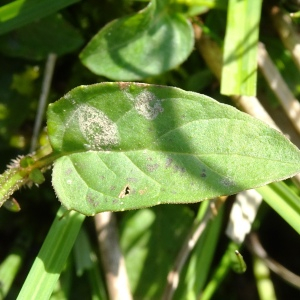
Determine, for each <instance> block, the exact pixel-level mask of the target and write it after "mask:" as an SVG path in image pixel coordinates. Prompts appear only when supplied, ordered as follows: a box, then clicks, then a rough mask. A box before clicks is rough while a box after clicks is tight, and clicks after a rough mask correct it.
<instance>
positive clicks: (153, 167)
mask: <svg viewBox="0 0 300 300" xmlns="http://www.w3.org/2000/svg"><path fill="white" fill-rule="evenodd" d="M146 168H147V170H148V172H154V171H155V170H157V169H158V168H159V164H148V165H146Z"/></svg>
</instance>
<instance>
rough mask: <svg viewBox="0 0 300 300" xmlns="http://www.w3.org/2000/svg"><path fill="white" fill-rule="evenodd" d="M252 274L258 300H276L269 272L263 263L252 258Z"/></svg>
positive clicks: (258, 259)
mask: <svg viewBox="0 0 300 300" xmlns="http://www.w3.org/2000/svg"><path fill="white" fill-rule="evenodd" d="M253 273H254V277H255V280H256V286H257V291H258V294H259V299H260V300H273V299H274V300H276V299H277V298H276V294H275V290H274V286H273V283H272V280H271V277H270V271H269V269H268V267H267V266H266V265H265V264H264V262H263V261H262V260H261V259H260V258H257V257H255V256H254V257H253Z"/></svg>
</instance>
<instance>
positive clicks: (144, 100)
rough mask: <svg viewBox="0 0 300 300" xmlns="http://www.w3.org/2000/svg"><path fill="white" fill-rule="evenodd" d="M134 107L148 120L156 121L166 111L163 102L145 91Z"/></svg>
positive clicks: (139, 95)
mask: <svg viewBox="0 0 300 300" xmlns="http://www.w3.org/2000/svg"><path fill="white" fill-rule="evenodd" d="M134 107H135V109H136V111H137V112H138V114H140V115H142V116H143V117H145V118H146V119H147V120H154V119H155V118H156V117H157V116H158V115H159V114H160V113H162V112H163V111H164V109H163V107H162V106H161V101H160V100H159V99H158V98H157V97H156V96H155V95H154V94H153V93H151V92H149V91H143V92H141V93H140V94H138V95H137V97H136V99H135V102H134Z"/></svg>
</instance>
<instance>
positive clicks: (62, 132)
mask: <svg viewBox="0 0 300 300" xmlns="http://www.w3.org/2000/svg"><path fill="white" fill-rule="evenodd" d="M48 133H49V138H50V142H51V145H52V147H53V150H54V155H58V156H62V157H60V158H58V159H57V160H56V162H55V164H54V169H53V186H54V189H55V191H56V193H57V195H58V197H59V199H60V200H61V202H62V203H63V204H64V205H65V206H66V207H67V208H68V209H74V210H76V211H79V212H81V213H84V214H87V215H93V214H95V213H98V212H101V211H123V210H127V209H136V208H141V207H149V206H152V205H157V204H161V203H191V202H199V201H201V200H204V199H211V198H213V197H216V196H220V195H229V194H234V193H237V192H239V191H242V190H245V189H250V188H253V187H258V186H262V185H264V184H267V183H269V182H272V181H275V180H281V179H284V178H287V177H290V176H293V175H294V174H296V173H298V172H299V171H300V163H299V162H300V152H299V150H298V149H297V148H296V147H295V146H294V145H293V144H291V143H290V142H289V141H288V140H287V139H286V138H285V137H284V136H283V135H282V134H281V133H279V132H278V131H276V130H274V129H272V128H270V127H269V126H267V125H266V124H264V123H262V122H261V121H259V120H256V119H254V118H252V117H250V116H249V115H247V114H244V113H242V112H240V111H238V110H237V109H235V108H233V107H231V106H227V105H224V104H220V103H218V102H216V101H214V100H213V99H211V98H209V97H207V96H204V95H200V94H196V93H193V92H186V91H183V90H180V89H178V88H173V87H164V86H155V85H147V84H141V83H100V84H95V85H92V86H81V87H78V88H75V89H74V90H72V91H71V92H70V93H68V94H67V95H66V96H65V97H63V98H62V99H61V100H59V101H57V102H56V103H54V104H51V105H50V106H49V109H48Z"/></svg>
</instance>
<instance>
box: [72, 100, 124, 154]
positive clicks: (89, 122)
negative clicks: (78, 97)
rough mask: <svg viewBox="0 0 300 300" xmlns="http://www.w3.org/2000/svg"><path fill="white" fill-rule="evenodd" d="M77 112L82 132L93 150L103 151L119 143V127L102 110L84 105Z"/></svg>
mask: <svg viewBox="0 0 300 300" xmlns="http://www.w3.org/2000/svg"><path fill="white" fill-rule="evenodd" d="M77 112H78V120H79V128H80V131H81V133H82V135H83V136H84V138H85V139H86V141H87V142H88V144H89V148H90V149H91V150H101V149H102V148H103V147H107V146H114V145H117V144H118V143H119V132H118V127H117V125H116V124H115V123H114V122H113V121H112V120H110V119H109V118H108V117H107V116H106V115H105V114H104V113H103V112H102V111H101V110H98V109H96V108H95V107H92V106H89V105H86V104H84V105H80V107H79V108H78V110H77Z"/></svg>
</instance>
